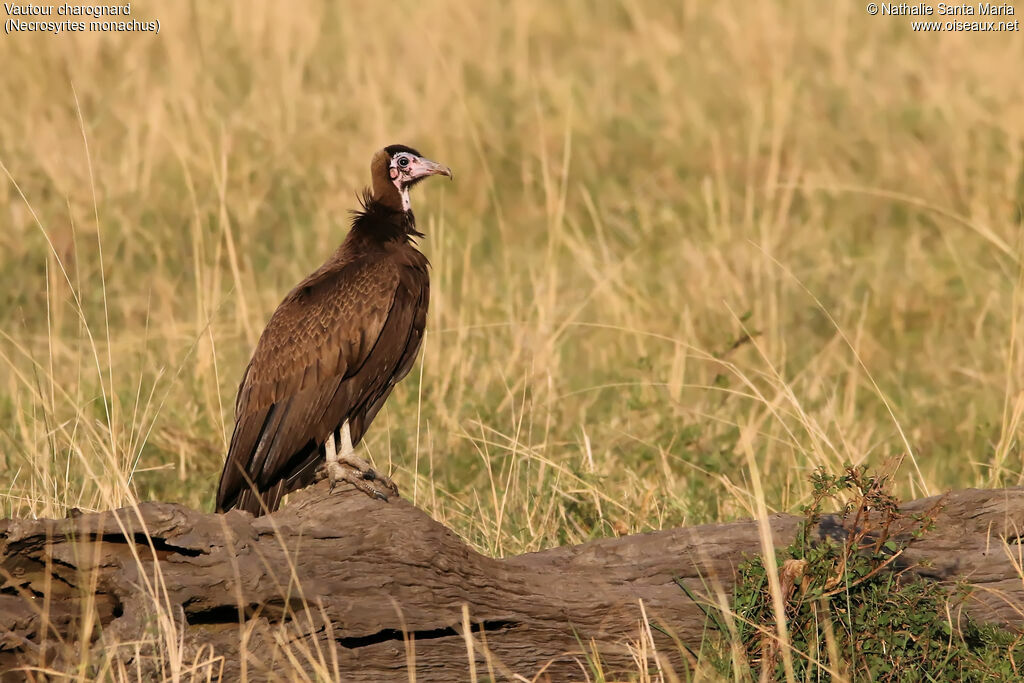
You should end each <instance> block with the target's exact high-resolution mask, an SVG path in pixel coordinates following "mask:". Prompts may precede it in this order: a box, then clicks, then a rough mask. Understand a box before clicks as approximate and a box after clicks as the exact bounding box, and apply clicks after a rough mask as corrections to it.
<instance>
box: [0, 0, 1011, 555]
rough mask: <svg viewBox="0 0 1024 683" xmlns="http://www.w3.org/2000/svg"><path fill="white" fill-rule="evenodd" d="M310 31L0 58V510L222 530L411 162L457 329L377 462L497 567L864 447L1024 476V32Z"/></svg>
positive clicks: (305, 7) (71, 46) (698, 21)
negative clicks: (377, 187)
mask: <svg viewBox="0 0 1024 683" xmlns="http://www.w3.org/2000/svg"><path fill="white" fill-rule="evenodd" d="M299 7H300V6H298V5H295V6H293V5H289V4H287V3H279V2H277V3H273V2H252V3H245V4H240V3H224V4H222V3H159V4H158V3H141V2H136V3H132V8H133V16H134V17H135V18H137V19H140V20H146V19H151V18H158V19H160V21H161V24H162V30H161V33H160V34H159V35H152V34H138V35H129V34H122V35H115V34H107V35H101V34H84V35H71V36H61V37H55V36H52V35H31V36H28V35H25V34H22V35H18V36H4V37H2V38H0V63H2V64H3V65H4V67H3V68H2V69H0V102H3V103H4V104H3V106H2V111H0V164H2V167H0V173H2V177H0V271H2V273H3V282H4V287H3V289H2V291H0V514H2V515H4V516H6V515H40V516H63V515H64V514H65V512H66V510H67V509H68V508H70V507H72V506H78V507H81V508H84V509H102V508H110V507H115V506H120V505H124V504H126V503H128V502H130V501H132V500H136V499H141V500H148V499H155V498H159V499H162V500H171V501H179V502H182V503H185V504H188V505H191V506H198V507H201V508H204V509H210V508H211V507H212V501H213V496H214V487H215V483H216V479H217V476H218V475H219V472H220V468H221V464H222V458H223V455H224V452H225V450H226V443H227V439H228V438H229V436H230V430H231V425H232V420H233V401H234V394H235V390H236V389H237V383H238V380H239V378H240V376H241V372H242V369H243V368H244V365H245V363H246V361H247V360H248V357H249V354H250V352H251V350H252V347H253V345H254V343H255V340H256V338H257V336H258V334H259V332H260V330H261V329H262V326H263V325H264V323H265V322H266V320H267V318H268V316H269V314H270V312H271V311H272V310H273V308H274V307H275V306H276V305H277V303H278V302H279V301H280V299H281V297H282V296H283V295H284V293H285V292H286V291H287V290H288V289H289V288H290V287H291V286H292V285H293V284H294V283H295V282H296V281H298V280H299V279H300V278H301V277H302V276H303V275H305V274H306V273H307V272H309V271H311V270H312V269H314V268H315V267H316V266H318V265H319V264H320V263H321V262H322V260H323V259H324V258H326V256H327V255H328V254H330V252H331V251H332V250H333V249H334V247H335V246H336V245H337V244H338V243H339V242H340V241H341V239H342V238H343V236H344V233H345V231H346V229H347V224H348V216H347V211H348V210H349V209H352V208H354V207H355V206H356V192H357V191H358V190H359V189H360V188H361V187H362V186H363V185H364V184H365V183H366V182H367V180H368V162H369V159H370V156H371V155H372V153H373V152H374V151H375V150H376V149H377V148H379V147H381V146H383V145H385V144H389V143H393V142H403V143H406V144H410V145H413V146H415V147H418V148H419V149H421V150H422V151H423V152H424V153H425V154H426V155H427V156H429V157H431V158H434V159H437V160H439V161H442V162H443V163H446V164H448V165H450V166H451V167H452V168H453V169H454V171H455V182H454V183H451V184H448V183H445V182H429V183H424V184H423V185H422V186H420V187H419V188H417V190H416V193H415V197H414V205H415V207H416V213H417V218H418V220H419V223H420V228H421V229H422V230H423V231H424V232H426V233H427V238H426V239H425V240H423V241H422V248H423V250H424V252H425V253H426V254H427V255H428V257H429V258H430V260H431V262H432V264H433V271H432V292H431V310H430V315H429V319H428V333H427V336H426V341H425V344H424V347H423V350H422V353H421V355H420V359H419V361H418V363H417V365H416V367H415V369H414V370H413V372H412V373H411V374H410V376H409V378H408V379H407V380H406V381H405V382H404V383H403V384H401V385H400V386H399V387H398V388H397V389H396V391H395V393H394V395H393V396H392V398H391V400H390V401H389V402H388V404H387V407H386V409H385V410H384V411H382V413H381V414H380V416H379V417H378V418H377V421H376V422H375V424H374V426H373V428H372V429H371V430H370V433H369V435H368V437H367V439H366V440H365V442H364V443H365V444H366V447H367V449H368V451H369V453H370V455H371V456H372V458H373V459H374V460H375V462H376V463H377V464H378V466H380V467H383V468H384V469H389V468H393V469H394V471H395V478H396V481H397V483H398V484H399V486H400V487H401V489H402V491H403V495H405V496H408V497H410V498H412V499H414V500H415V501H416V503H417V504H419V505H421V506H423V507H424V508H426V509H427V510H428V511H429V512H430V513H431V514H432V515H434V516H435V517H436V518H438V519H440V520H442V521H443V522H445V523H446V524H448V525H450V526H452V527H453V528H454V529H456V530H457V531H458V532H459V533H460V534H462V535H463V536H465V537H466V538H467V539H468V540H469V541H470V542H471V543H472V544H473V545H475V546H476V547H477V548H479V549H481V550H483V551H484V552H488V553H492V554H496V555H504V554H513V553H520V552H524V551H529V550H536V549H540V548H544V547H549V546H552V545H557V544H564V543H574V542H580V541H584V540H587V539H590V538H594V537H599V536H609V535H615V534H621V533H628V532H636V531H644V530H650V529H658V528H662V527H667V526H675V525H684V524H696V523H701V522H709V521H717V520H729V519H733V518H736V517H742V516H748V515H750V514H752V513H754V512H755V511H756V509H757V508H758V506H760V505H762V504H763V505H764V506H765V507H766V508H767V509H768V510H771V511H774V510H793V509H795V508H796V507H797V506H798V505H800V504H801V503H805V502H807V500H808V496H809V493H810V484H809V483H808V477H807V475H808V473H809V472H810V471H811V470H812V469H813V468H815V467H817V466H825V467H826V468H828V469H829V470H830V471H838V470H839V469H840V466H841V464H842V463H843V462H844V461H850V462H853V463H870V464H872V465H874V466H875V467H877V468H880V469H882V470H884V471H892V472H894V476H895V482H896V489H897V492H898V493H900V494H901V495H902V496H905V497H917V496H922V495H925V494H932V493H937V492H941V491H942V490H945V489H948V488H963V487H969V486H1005V485H1015V484H1019V483H1021V477H1022V471H1024V453H1022V451H1021V446H1020V438H1021V433H1022V424H1021V417H1022V413H1024V340H1022V339H1021V330H1020V323H1021V321H1022V313H1024V306H1022V299H1021V297H1022V294H1024V290H1022V287H1021V274H1022V270H1021V258H1022V255H1024V249H1022V246H1024V243H1022V237H1024V231H1022V227H1021V226H1022V219H1021V212H1022V209H1021V207H1022V204H1024V96H1022V95H1024V92H1022V91H1024V86H1022V85H1021V81H1020V78H1019V66H1018V65H1020V64H1022V63H1024V41H1021V39H1020V34H1019V33H986V34H970V33H949V34H918V33H913V32H911V30H910V25H909V19H907V18H894V17H870V16H868V15H867V14H866V13H865V12H864V9H863V7H862V6H861V5H858V4H857V3H836V4H834V5H823V4H822V3H820V2H811V1H810V0H808V1H802V0H786V1H779V2H769V3H749V2H735V3H728V2H726V3H700V2H695V1H690V2H677V3H664V2H654V1H649V2H648V1H646V0H622V1H618V2H607V3H587V2H582V1H581V0H570V1H568V2H564V3H558V4H555V5H552V4H550V3H543V2H539V1H538V0H521V1H519V2H515V3H466V2H448V1H444V0H441V1H438V2H426V3H424V2H412V1H407V0H399V1H396V2H391V3H384V4H381V3H364V4H360V5H355V4H353V5H351V6H344V7H343V6H342V5H341V4H338V3H329V2H305V3H302V4H301V9H300V8H299ZM746 335H750V339H747V336H746ZM737 342H739V343H737Z"/></svg>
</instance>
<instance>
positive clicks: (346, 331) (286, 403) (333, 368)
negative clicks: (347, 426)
mask: <svg viewBox="0 0 1024 683" xmlns="http://www.w3.org/2000/svg"><path fill="white" fill-rule="evenodd" d="M408 271H409V269H408V267H405V266H401V265H398V264H396V263H394V262H393V261H391V260H388V259H380V258H378V259H375V260H370V261H367V260H364V261H356V262H354V263H350V264H348V265H345V266H343V267H340V268H338V269H337V270H331V269H321V270H320V271H318V272H317V273H314V274H313V275H312V276H310V277H309V278H307V279H306V280H305V281H304V282H303V283H301V284H300V285H299V286H298V287H296V288H295V289H294V290H292V292H291V293H290V294H289V295H288V296H287V297H285V300H284V301H283V302H282V303H281V305H280V306H279V307H278V309H277V311H275V312H274V315H273V316H272V317H271V319H270V322H269V323H268V324H267V328H266V329H265V330H264V332H263V334H262V335H261V336H260V341H259V343H258V344H257V346H256V351H255V352H254V353H253V357H252V360H251V361H250V362H249V366H248V367H247V368H246V371H245V375H244V377H243V379H242V383H241V386H240V387H239V391H238V399H237V401H236V405H235V413H236V422H235V430H234V433H233V434H232V437H231V446H230V448H229V450H228V457H227V460H226V462H225V464H224V471H223V473H222V474H221V480H220V486H219V487H218V492H217V509H218V510H228V509H231V508H233V507H238V508H242V509H246V510H249V511H250V512H252V513H253V514H260V512H261V511H262V509H263V506H264V505H265V506H266V509H267V510H269V511H273V510H274V509H276V508H277V506H278V504H279V503H280V499H281V497H282V496H283V495H284V494H285V493H287V492H288V491H290V490H293V489H295V488H297V487H299V486H302V485H304V484H306V483H308V482H309V481H310V480H311V479H312V476H313V473H314V471H315V468H316V465H317V464H318V462H319V460H320V459H321V458H322V453H321V451H320V447H321V445H322V443H323V441H324V440H325V439H326V437H327V435H328V434H330V433H331V431H332V430H334V429H336V428H337V427H339V426H340V425H341V423H342V422H343V421H344V420H346V419H350V416H351V415H352V414H353V413H354V412H360V408H362V407H363V406H364V405H365V404H366V400H367V399H366V397H367V396H377V395H379V394H380V393H381V390H382V388H383V387H385V386H386V387H387V389H386V390H385V393H384V396H385V398H386V395H387V393H388V392H390V387H391V386H393V385H394V383H395V382H397V381H398V379H400V377H398V378H396V377H395V374H396V370H398V369H399V367H398V366H399V365H400V364H401V361H402V360H405V357H406V355H407V351H408V346H409V341H410V338H411V337H415V338H416V339H417V343H416V347H417V348H418V339H419V337H420V336H421V335H422V326H423V322H425V308H426V300H425V278H423V279H424V282H423V283H421V284H420V285H418V283H417V280H418V279H419V278H416V277H415V276H410V273H409V272H408ZM424 274H425V272H424ZM420 290H423V291H422V292H421V291H420ZM421 306H422V308H423V309H424V310H423V312H422V314H420V313H419V312H418V310H417V309H419V308H420V307H421ZM417 324H418V325H419V330H418V331H416V332H413V331H412V330H413V329H414V328H415V327H416V326H417ZM412 355H413V357H415V349H413V351H412ZM392 359H395V360H392ZM409 363H410V365H411V361H409ZM405 371H406V372H408V369H405ZM378 407H379V406H378ZM360 422H361V423H363V425H364V426H365V425H368V424H369V422H368V421H364V420H360ZM361 436H362V432H361V431H360V432H359V434H358V436H357V435H356V434H355V433H353V441H358V438H359V437H361ZM257 492H258V495H257ZM261 498H262V505H261Z"/></svg>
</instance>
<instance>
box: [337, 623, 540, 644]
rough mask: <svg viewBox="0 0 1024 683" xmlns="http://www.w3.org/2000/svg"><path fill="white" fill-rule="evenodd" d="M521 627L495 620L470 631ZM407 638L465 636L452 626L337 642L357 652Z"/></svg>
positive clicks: (387, 630) (381, 633) (391, 630)
mask: <svg viewBox="0 0 1024 683" xmlns="http://www.w3.org/2000/svg"><path fill="white" fill-rule="evenodd" d="M519 625H520V624H519V622H518V621H513V620H511V619H494V620H490V621H484V622H482V623H474V624H471V625H470V630H471V631H472V632H473V633H479V632H480V631H485V632H488V633H490V632H493V631H510V630H512V629H514V628H517V627H518V626H519ZM406 637H408V638H409V639H411V640H436V639H438V638H452V637H455V638H462V637H463V635H462V634H461V633H459V632H458V631H456V630H455V628H453V627H451V626H444V627H442V628H431V629H421V630H419V631H399V630H398V629H394V628H385V629H382V630H380V631H377V632H376V633H371V634H369V635H365V636H341V637H338V638H335V640H336V641H337V642H338V644H339V645H341V646H342V647H345V648H348V649H349V650H355V649H357V648H360V647H367V646H368V645H377V644H378V643H386V642H388V641H391V640H405V639H406Z"/></svg>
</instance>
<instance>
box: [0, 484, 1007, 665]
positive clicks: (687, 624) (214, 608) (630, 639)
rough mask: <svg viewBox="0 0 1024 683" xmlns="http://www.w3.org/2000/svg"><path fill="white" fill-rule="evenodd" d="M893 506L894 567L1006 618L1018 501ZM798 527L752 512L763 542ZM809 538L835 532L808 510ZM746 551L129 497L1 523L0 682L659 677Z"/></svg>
mask: <svg viewBox="0 0 1024 683" xmlns="http://www.w3.org/2000/svg"><path fill="white" fill-rule="evenodd" d="M937 503H938V505H937ZM903 509H904V510H905V511H907V512H923V511H926V510H935V511H936V512H935V515H936V516H935V529H934V530H933V531H931V532H929V533H927V534H925V535H924V536H923V537H922V538H920V539H916V540H911V541H909V547H908V548H907V550H906V551H905V553H904V555H903V556H902V557H901V566H903V567H907V566H910V567H913V571H915V572H917V573H918V574H920V575H922V576H926V577H928V578H930V579H934V580H939V581H944V582H955V581H967V582H969V583H970V584H972V585H973V586H974V587H975V588H976V590H974V591H973V592H972V594H971V598H970V599H969V600H968V602H967V604H966V608H967V610H968V612H969V613H971V614H972V615H973V616H974V617H975V618H977V619H979V620H981V621H986V622H994V623H999V624H1003V625H1010V626H1013V627H1016V628H1019V627H1020V626H1021V625H1022V623H1024V617H1022V612H1021V607H1022V606H1024V582H1022V579H1021V564H1022V562H1021V559H1022V553H1021V546H1020V536H1019V534H1020V533H1021V529H1024V489H1020V488H1016V489H1005V490H991V491H985V490H965V491H959V492H954V493H950V494H947V495H946V496H945V497H943V499H942V500H941V501H939V500H938V499H937V498H929V499H924V500H919V501H914V502H912V503H909V504H907V505H906V506H904V508H903ZM799 521H800V519H799V518H798V517H795V516H792V515H774V516H772V517H770V518H769V519H768V520H767V523H768V524H769V526H770V529H771V533H772V536H773V538H774V542H775V544H776V546H777V547H782V546H785V545H787V544H788V543H790V542H791V541H792V539H793V538H794V535H795V533H796V530H797V526H798V523H799ZM814 533H815V534H817V535H818V536H819V537H823V536H826V535H831V536H838V537H841V536H842V535H843V534H845V533H846V530H845V528H844V526H843V520H841V519H839V518H837V517H835V516H825V517H823V518H822V519H821V520H820V522H819V524H818V525H817V527H816V529H815V531H814ZM760 548H761V545H760V540H759V532H758V524H757V522H755V521H744V522H735V523H730V524H715V525H707V526H699V527H693V528H683V529H671V530H666V531H660V532H655V533H647V534H638V535H633V536H624V537H620V538H611V539H604V540H598V541H593V542H590V543H585V544H582V545H579V546H573V547H563V548H554V549H551V550H547V551H543V552H538V553H531V554H527V555H521V556H517V557H509V558H505V559H494V558H490V557H486V556H484V555H481V554H479V553H477V552H475V551H473V550H472V549H470V548H469V547H468V546H467V545H466V544H465V543H463V542H462V541H461V540H460V539H459V538H458V536H456V535H455V534H454V533H453V532H451V531H450V530H448V529H446V528H445V527H444V526H442V525H441V524H439V523H437V522H435V521H434V520H432V519H430V518H429V517H428V516H427V515H426V514H424V513H423V512H422V511H420V510H419V509H417V508H416V507H414V506H413V505H411V504H410V503H409V502H407V501H405V500H392V501H391V502H389V503H385V502H381V501H377V500H372V499H370V498H368V497H367V496H365V495H363V494H362V493H358V492H355V491H354V490H348V489H344V490H343V489H338V490H336V491H335V492H334V493H329V492H328V491H327V490H326V485H325V484H323V483H321V484H318V485H317V486H314V487H311V488H309V489H307V490H305V491H302V492H300V493H298V494H296V495H294V496H293V497H292V500H291V502H290V504H289V505H287V506H286V507H285V508H284V509H282V510H280V511H278V512H277V513H275V514H273V515H270V516H267V517H261V518H256V519H254V518H253V517H251V516H249V515H248V514H246V513H241V512H231V513H228V514H225V515H217V514H206V513H201V512H197V511H195V510H190V509H188V508H185V507H182V506H180V505H175V504H169V503H143V504H141V505H139V506H138V507H135V508H124V509H121V510H117V511H113V512H104V513H96V514H84V515H79V516H75V517H72V518H69V519H62V520H24V519H12V520H5V521H0V672H3V671H5V670H10V669H12V668H13V667H41V668H45V667H47V666H52V667H55V668H65V669H66V667H68V666H69V665H70V666H74V665H75V663H76V662H78V661H80V660H81V658H82V657H83V656H86V655H87V656H88V659H89V661H90V666H91V667H92V669H93V670H94V671H95V670H103V669H104V667H106V668H108V669H113V668H116V667H124V670H127V671H130V672H136V671H148V672H150V673H151V674H154V675H159V674H166V673H167V672H168V671H172V670H173V671H177V672H178V673H179V674H182V675H187V676H190V675H192V674H196V675H197V676H198V677H199V678H200V679H203V680H206V679H207V676H212V678H213V679H214V680H216V679H217V678H218V677H223V680H237V679H239V678H240V677H242V676H243V675H244V676H246V677H248V678H249V679H254V680H260V679H266V678H275V677H282V676H284V677H286V678H287V676H286V675H285V674H283V673H282V672H284V671H288V670H293V669H294V668H295V667H298V668H300V669H302V670H304V671H308V672H311V673H310V676H311V677H314V678H315V677H317V676H318V675H319V677H321V678H327V679H330V678H341V679H343V680H353V681H356V680H365V681H382V680H409V677H408V673H407V671H408V668H409V667H414V668H415V671H416V679H415V680H417V681H450V680H468V674H469V671H470V668H471V667H475V668H476V670H477V671H478V672H480V674H481V676H482V677H483V678H485V679H486V678H487V677H488V676H492V677H494V678H496V679H498V680H532V679H534V678H535V677H536V676H537V674H538V673H540V679H541V680H544V679H545V676H549V677H550V679H551V680H558V681H561V680H582V679H584V678H585V677H586V674H585V671H588V672H589V670H588V667H589V666H590V662H591V661H592V659H593V652H594V651H598V652H600V654H601V664H602V667H603V670H604V672H605V674H606V675H607V674H611V673H614V672H628V671H632V672H634V673H635V672H636V671H637V663H636V662H635V658H636V657H642V656H646V657H655V656H660V657H664V658H666V659H667V660H669V661H675V662H676V664H677V666H676V670H677V671H678V670H680V667H679V666H678V664H680V663H681V662H680V661H679V660H680V659H682V658H683V657H684V656H685V655H684V652H685V650H684V648H682V647H681V646H680V644H679V643H682V644H685V645H687V646H689V647H697V646H699V644H700V642H701V640H702V638H703V637H704V636H705V635H706V630H707V628H708V623H707V619H706V616H705V612H704V611H703V610H702V608H701V606H700V605H698V604H697V603H695V602H694V600H693V599H692V598H691V595H693V596H697V597H698V599H700V600H704V599H707V600H708V601H709V602H711V603H714V602H716V601H717V600H718V599H720V597H721V596H722V595H726V594H727V592H728V591H729V590H730V588H731V585H732V581H733V577H734V572H735V568H736V566H737V565H738V564H739V563H740V562H741V561H742V559H743V558H744V557H745V556H750V555H754V554H756V553H759V552H760ZM677 578H678V579H681V580H682V581H683V582H684V583H685V584H686V586H687V587H688V589H689V590H688V591H684V590H682V589H681V588H680V587H679V585H678V584H677V583H676V582H675V581H676V579H677ZM688 593H689V595H688ZM701 596H704V597H701ZM647 621H649V622H650V623H654V624H656V625H658V626H660V628H655V629H650V628H645V626H646V623H647ZM663 631H664V633H663ZM667 634H672V636H674V638H677V639H678V641H679V642H678V643H677V642H675V640H674V638H673V637H670V636H669V635H667ZM644 638H646V639H648V640H647V641H646V642H645V645H647V647H645V648H643V651H644V652H645V654H639V653H640V651H641V648H640V647H639V643H640V642H641V640H642V639H644ZM651 641H653V648H652V647H650V644H651ZM655 653H656V654H655ZM651 666H654V663H652V664H651ZM182 672H184V673H182ZM18 675H20V676H24V675H27V674H26V673H25V670H24V669H22V670H21V671H20V672H19V674H18ZM132 675H134V673H133V674H132ZM522 677H525V678H522ZM590 678H591V679H593V674H592V672H591V675H590Z"/></svg>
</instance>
